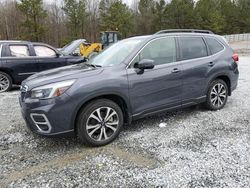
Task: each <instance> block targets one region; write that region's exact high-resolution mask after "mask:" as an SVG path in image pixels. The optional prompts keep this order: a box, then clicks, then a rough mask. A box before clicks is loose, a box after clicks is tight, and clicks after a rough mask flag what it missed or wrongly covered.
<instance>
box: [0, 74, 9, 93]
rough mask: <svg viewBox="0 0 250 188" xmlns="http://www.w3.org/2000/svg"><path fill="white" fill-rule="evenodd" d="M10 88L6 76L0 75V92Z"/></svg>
mask: <svg viewBox="0 0 250 188" xmlns="http://www.w3.org/2000/svg"><path fill="white" fill-rule="evenodd" d="M9 86H10V81H9V79H8V77H7V76H5V75H3V74H0V92H4V91H7V89H8V88H9Z"/></svg>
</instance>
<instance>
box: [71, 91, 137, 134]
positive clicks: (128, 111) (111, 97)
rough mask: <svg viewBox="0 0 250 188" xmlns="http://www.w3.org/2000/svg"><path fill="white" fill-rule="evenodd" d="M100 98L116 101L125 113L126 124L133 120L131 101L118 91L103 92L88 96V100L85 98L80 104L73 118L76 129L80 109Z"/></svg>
mask: <svg viewBox="0 0 250 188" xmlns="http://www.w3.org/2000/svg"><path fill="white" fill-rule="evenodd" d="M98 99H108V100H111V101H113V102H115V103H116V104H118V105H119V106H120V108H121V110H122V112H123V115H124V123H125V124H130V123H131V121H132V118H131V117H132V116H131V108H130V105H129V102H128V101H127V100H126V99H125V97H123V96H121V95H119V94H117V93H103V94H100V95H97V96H93V97H91V98H88V99H87V100H85V101H84V102H82V103H81V104H80V105H79V106H78V108H77V110H76V113H75V116H74V120H73V122H74V130H75V131H76V124H77V117H78V115H79V113H80V111H81V110H82V109H83V108H84V107H85V106H86V105H88V104H89V103H91V102H93V101H95V100H98Z"/></svg>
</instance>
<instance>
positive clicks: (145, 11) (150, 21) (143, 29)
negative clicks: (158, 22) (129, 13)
mask: <svg viewBox="0 0 250 188" xmlns="http://www.w3.org/2000/svg"><path fill="white" fill-rule="evenodd" d="M154 7H155V1H152V0H140V1H139V6H138V9H139V15H138V17H139V18H138V22H139V23H138V24H137V26H138V28H137V33H138V34H152V33H153V32H154V29H153V28H154Z"/></svg>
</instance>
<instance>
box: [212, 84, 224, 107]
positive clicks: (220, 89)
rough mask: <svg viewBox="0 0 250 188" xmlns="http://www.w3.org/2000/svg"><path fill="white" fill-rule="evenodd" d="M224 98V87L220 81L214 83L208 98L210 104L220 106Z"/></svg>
mask: <svg viewBox="0 0 250 188" xmlns="http://www.w3.org/2000/svg"><path fill="white" fill-rule="evenodd" d="M226 98H227V90H226V87H225V86H224V85H223V84H221V83H218V84H216V85H214V87H213V88H212V90H211V93H210V100H211V103H212V105H213V106H214V107H217V108H220V107H221V106H223V105H224V103H225V101H226Z"/></svg>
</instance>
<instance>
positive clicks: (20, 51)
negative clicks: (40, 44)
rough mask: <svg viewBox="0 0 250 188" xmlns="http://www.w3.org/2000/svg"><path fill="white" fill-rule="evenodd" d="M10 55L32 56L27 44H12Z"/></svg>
mask: <svg viewBox="0 0 250 188" xmlns="http://www.w3.org/2000/svg"><path fill="white" fill-rule="evenodd" d="M9 49H10V55H11V56H13V57H28V56H30V53H29V48H28V46H26V45H11V46H9Z"/></svg>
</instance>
